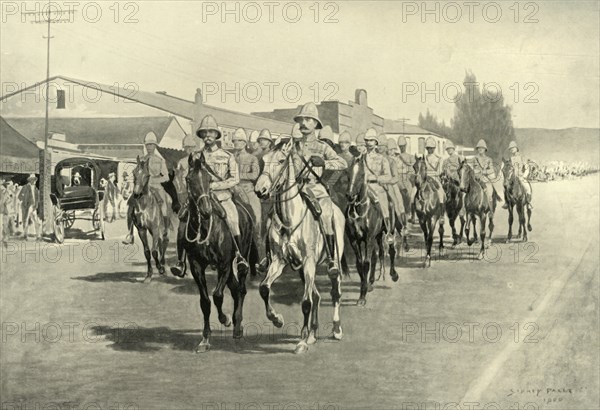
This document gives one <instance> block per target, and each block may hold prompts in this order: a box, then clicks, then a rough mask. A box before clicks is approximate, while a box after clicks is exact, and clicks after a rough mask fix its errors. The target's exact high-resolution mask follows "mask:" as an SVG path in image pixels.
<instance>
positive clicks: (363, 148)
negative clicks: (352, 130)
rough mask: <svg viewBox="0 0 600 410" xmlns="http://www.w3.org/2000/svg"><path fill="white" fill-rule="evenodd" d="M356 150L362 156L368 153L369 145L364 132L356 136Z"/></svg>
mask: <svg viewBox="0 0 600 410" xmlns="http://www.w3.org/2000/svg"><path fill="white" fill-rule="evenodd" d="M356 149H358V152H360V153H361V154H364V153H365V152H367V143H366V142H365V133H364V132H361V133H360V134H358V135H357V136H356Z"/></svg>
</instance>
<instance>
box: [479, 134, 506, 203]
mask: <svg viewBox="0 0 600 410" xmlns="http://www.w3.org/2000/svg"><path fill="white" fill-rule="evenodd" d="M475 148H476V149H477V155H476V156H475V159H474V161H473V171H474V172H475V176H476V177H478V178H479V179H480V180H481V181H482V182H483V183H484V184H485V192H486V195H487V197H488V200H489V201H490V203H491V202H492V198H493V196H494V192H496V196H497V202H498V203H500V202H502V198H501V195H500V193H501V192H504V187H503V186H502V183H501V181H500V178H497V176H496V171H495V170H494V164H493V162H492V159H491V158H490V157H488V156H487V155H485V153H486V151H487V144H486V143H485V141H484V140H483V139H480V140H479V142H478V143H477V145H476V147H475Z"/></svg>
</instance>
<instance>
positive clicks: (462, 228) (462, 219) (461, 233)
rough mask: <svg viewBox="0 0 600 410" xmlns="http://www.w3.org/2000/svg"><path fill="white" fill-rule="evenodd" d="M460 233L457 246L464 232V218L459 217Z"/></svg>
mask: <svg viewBox="0 0 600 410" xmlns="http://www.w3.org/2000/svg"><path fill="white" fill-rule="evenodd" d="M459 218H460V233H459V234H458V244H460V243H461V242H462V237H463V232H464V230H465V217H464V216H462V215H460V216H459Z"/></svg>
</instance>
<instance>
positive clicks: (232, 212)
mask: <svg viewBox="0 0 600 410" xmlns="http://www.w3.org/2000/svg"><path fill="white" fill-rule="evenodd" d="M219 203H220V204H221V206H222V207H223V209H224V210H225V218H226V220H227V226H229V229H230V230H231V234H232V235H233V236H238V235H239V234H240V217H239V215H238V210H237V207H236V206H235V204H234V203H233V200H232V199H231V197H230V198H228V199H225V200H223V201H219Z"/></svg>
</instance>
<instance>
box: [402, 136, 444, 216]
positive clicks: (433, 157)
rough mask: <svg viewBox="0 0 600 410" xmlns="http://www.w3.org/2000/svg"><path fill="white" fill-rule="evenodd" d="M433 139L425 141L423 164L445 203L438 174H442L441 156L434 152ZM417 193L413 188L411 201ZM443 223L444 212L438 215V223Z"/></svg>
mask: <svg viewBox="0 0 600 410" xmlns="http://www.w3.org/2000/svg"><path fill="white" fill-rule="evenodd" d="M435 148H436V144H435V140H434V139H433V137H428V138H427V140H426V141H425V149H426V150H427V154H426V155H425V156H424V160H425V165H426V166H427V178H429V179H430V180H432V181H433V186H434V187H435V188H436V191H437V195H438V199H439V201H440V203H442V204H443V203H445V200H446V196H445V194H444V188H443V187H442V181H441V179H440V175H441V174H442V162H443V161H442V157H440V156H439V155H437V154H436V153H435ZM416 193H417V189H416V188H413V191H412V195H411V200H410V202H411V203H413V202H414V200H415V195H416ZM443 223H444V214H442V216H441V217H440V224H443Z"/></svg>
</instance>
